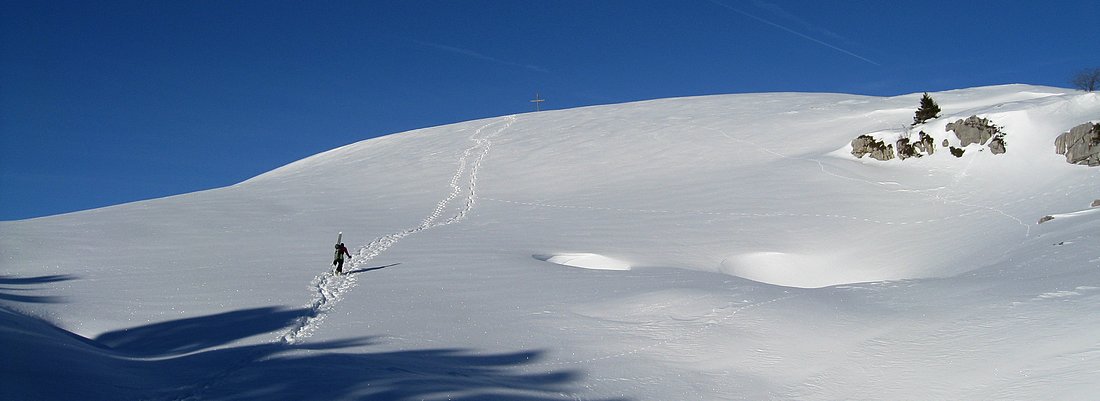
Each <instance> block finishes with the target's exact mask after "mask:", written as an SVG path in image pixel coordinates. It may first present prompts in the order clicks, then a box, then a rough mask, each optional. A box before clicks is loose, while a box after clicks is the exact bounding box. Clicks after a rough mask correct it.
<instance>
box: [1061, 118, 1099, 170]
mask: <svg viewBox="0 0 1100 401" xmlns="http://www.w3.org/2000/svg"><path fill="white" fill-rule="evenodd" d="M1054 151H1055V152H1057V153H1058V154H1060V155H1065V156H1066V162H1069V163H1070V164H1084V165H1088V166H1091V167H1095V166H1100V124H1093V123H1084V124H1081V125H1078V126H1076V127H1073V129H1071V130H1069V132H1066V133H1063V134H1062V135H1059V136H1058V139H1055V140H1054Z"/></svg>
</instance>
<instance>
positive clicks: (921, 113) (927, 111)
mask: <svg viewBox="0 0 1100 401" xmlns="http://www.w3.org/2000/svg"><path fill="white" fill-rule="evenodd" d="M939 116H940V105H938V104H936V101H935V100H932V97H931V96H928V92H925V93H924V97H921V98H920V108H918V109H917V114H916V115H915V116H913V125H917V124H923V123H924V122H925V121H928V120H931V119H933V118H936V117H939Z"/></svg>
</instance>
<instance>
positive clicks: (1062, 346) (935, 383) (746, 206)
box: [0, 85, 1100, 400]
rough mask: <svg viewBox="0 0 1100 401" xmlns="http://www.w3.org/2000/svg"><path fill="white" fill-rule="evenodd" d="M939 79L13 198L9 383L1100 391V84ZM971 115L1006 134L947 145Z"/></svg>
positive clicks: (459, 391)
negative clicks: (921, 142) (65, 202)
mask: <svg viewBox="0 0 1100 401" xmlns="http://www.w3.org/2000/svg"><path fill="white" fill-rule="evenodd" d="M931 95H932V96H933V98H934V99H935V100H936V101H937V102H938V103H939V105H940V107H941V108H942V109H943V113H942V115H941V117H940V118H938V119H934V120H931V121H929V122H928V123H926V124H924V125H921V126H917V127H910V123H911V122H912V116H913V112H914V110H915V109H916V107H917V105H918V104H919V101H918V99H919V98H920V94H911V95H905V96H898V97H889V98H881V97H866V96H853V95H841V94H806V93H773V94H744V95H727V96H711V97H698V98H683V99H665V100H655V101H648V102H640V103H631V104H622V105H610V106H598V107H589V108H582V109H573V110H562V111H547V112H541V113H535V114H523V115H516V116H505V117H500V118H492V119H486V120H480V121H471V122H465V123H459V124H454V125H448V126H442V127H435V128H428V129H423V130H417V131H411V132H406V133H401V134H395V135H390V136H386V137H382V138H377V139H372V140H368V141H364V142H360V143H357V144H353V145H349V146H346V147H342V148H339V149H335V150H332V151H329V152H325V153H322V154H319V155H316V156H314V157H310V158H307V159H304V160H301V161H299V162H296V163H293V164H291V165H288V166H285V167H283V168H280V169H277V170H274V171H272V172H270V173H267V174H264V175H262V176H259V177H256V178H254V179H252V180H249V181H247V182H244V183H241V184H238V185H235V186H231V187H227V188H221V189H216V190H211V191H204V192H198V193H193V194H187V195H181V196H176V197H170V198H164V199H158V200H152V201H146V202H138V203H132V204H126V205H120V206H116V207H110V208H105V209H98V210H92V211H86V212H80V213H74V214H68V215H61V216H54V217H48V218H42V219H33V220H25V221H16V222H4V223H0V252H2V255H0V275H2V276H0V304H2V305H3V309H0V312H3V313H0V320H3V322H2V324H0V342H2V343H3V345H2V346H0V349H2V351H0V352H2V354H0V360H3V361H4V363H3V364H0V398H2V399H380V400H381V399H387V400H390V399H393V400H401V399H468V400H480V399H521V400H541V399H586V400H587V399H635V400H677V399H747V400H759V399H792V400H793V399H798V400H835V399H883V400H897V399H1019V400H1034V399H1059V400H1066V399H1082V400H1085V399H1094V397H1095V395H1096V394H1098V393H1100V380H1098V373H1097V372H1100V337H1098V336H1097V334H1096V333H1098V332H1100V313H1098V312H1100V238H1098V237H1100V213H1098V212H1096V210H1097V209H1095V208H1092V207H1090V206H1091V203H1092V202H1093V201H1094V200H1097V199H1100V168H1089V167H1084V166H1074V165H1069V164H1067V163H1066V162H1065V159H1064V157H1062V156H1059V155H1056V154H1054V138H1055V137H1056V136H1057V135H1059V134H1060V133H1062V132H1066V131H1068V130H1069V129H1070V128H1072V127H1073V126H1076V125H1078V124H1081V123H1084V122H1089V121H1092V122H1100V95H1097V94H1085V93H1081V92H1075V91H1070V90H1063V89H1059V88H1049V87H1036V86H1024V85H1008V86H996V87H985V88H974V89H964V90H956V91H949V92H940V93H932V94H931ZM971 115H978V116H979V117H984V118H989V119H990V120H992V121H993V122H994V123H996V124H997V125H999V126H1001V127H1003V131H1004V132H1006V133H1007V136H1006V138H1005V140H1006V143H1007V146H1006V147H1007V149H1008V153H1006V154H1003V155H993V154H991V152H989V151H988V150H982V147H981V146H979V145H971V146H970V147H968V148H967V150H966V153H965V154H964V157H963V158H955V157H953V156H951V155H950V154H949V153H948V152H947V151H946V150H945V149H943V148H942V147H940V145H941V142H942V141H943V140H944V139H950V138H951V137H949V133H947V132H945V131H944V129H945V126H946V124H947V123H950V122H954V121H956V120H959V119H964V118H966V117H969V116H971ZM909 131H911V133H912V134H913V135H914V137H915V136H916V133H917V132H919V131H924V132H926V133H928V134H929V135H932V136H933V137H934V138H935V142H936V145H937V152H936V153H935V154H934V155H932V156H929V157H923V158H919V159H909V160H905V161H899V160H892V161H888V162H879V161H875V160H871V159H867V158H864V159H856V158H854V157H853V156H851V154H850V153H849V152H850V147H849V145H848V144H849V142H850V141H851V140H852V139H853V138H855V137H856V136H859V135H862V134H870V135H873V136H876V137H880V138H884V139H890V140H892V139H895V138H896V137H897V136H898V135H901V134H903V133H906V132H909ZM954 144H955V145H957V144H958V141H957V140H956V141H954ZM212 146H216V144H212ZM1043 216H1052V217H1054V219H1053V220H1051V221H1047V222H1044V223H1043V224H1041V225H1040V224H1038V221H1039V219H1040V218H1041V217H1043ZM339 231H342V232H343V233H344V237H343V241H344V242H345V243H346V244H348V246H349V248H350V249H351V250H352V253H353V255H354V256H353V258H352V259H351V261H350V262H349V265H350V266H345V270H347V271H350V274H345V275H341V276H334V275H332V274H331V272H330V270H331V268H332V266H331V265H329V262H330V261H331V255H332V251H333V249H332V248H333V247H332V244H333V242H334V241H335V239H336V238H335V236H336V233H337V232H339Z"/></svg>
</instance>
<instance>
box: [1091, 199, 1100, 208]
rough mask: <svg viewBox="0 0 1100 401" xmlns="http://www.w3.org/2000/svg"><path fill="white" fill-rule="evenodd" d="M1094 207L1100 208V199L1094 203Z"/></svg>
mask: <svg viewBox="0 0 1100 401" xmlns="http://www.w3.org/2000/svg"><path fill="white" fill-rule="evenodd" d="M1092 207H1100V199H1097V200H1094V201H1092Z"/></svg>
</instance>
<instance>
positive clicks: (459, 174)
mask: <svg viewBox="0 0 1100 401" xmlns="http://www.w3.org/2000/svg"><path fill="white" fill-rule="evenodd" d="M516 119H517V118H516V116H508V117H506V118H504V119H503V120H497V121H493V122H490V123H488V124H485V125H483V126H481V127H480V128H478V129H477V131H475V132H474V133H473V135H471V136H470V140H471V141H474V144H473V145H472V146H470V147H469V148H466V151H465V152H463V153H462V157H460V158H459V160H458V169H457V170H456V171H455V174H454V176H452V177H451V182H450V187H451V192H450V193H449V194H448V195H447V196H446V197H445V198H443V199H442V200H440V201H439V203H437V204H436V207H435V210H433V211H432V212H431V214H429V215H428V216H427V217H425V218H424V220H423V221H421V222H420V224H419V225H417V226H415V227H412V228H408V229H405V230H403V231H400V232H396V233H393V234H387V235H383V236H381V237H379V238H377V239H375V240H374V241H371V242H370V244H367V245H366V246H363V247H360V248H359V250H357V251H356V252H355V254H354V255H352V257H351V258H350V259H349V260H348V266H347V267H346V270H347V271H352V270H355V269H356V268H358V267H361V266H363V265H364V264H366V263H367V262H368V261H370V260H371V259H374V258H375V257H376V256H378V255H380V254H381V253H382V252H385V251H386V250H387V249H389V248H390V247H392V246H393V245H394V244H396V243H397V242H398V241H400V240H401V239H403V238H405V237H408V236H410V235H413V234H416V233H419V232H421V231H424V230H428V229H432V228H435V227H440V226H445V225H449V224H454V223H457V222H459V221H462V220H464V219H465V218H466V216H467V215H468V214H469V213H470V211H471V210H472V209H473V207H474V205H475V203H476V202H477V181H478V172H479V171H480V169H481V164H482V162H483V161H484V160H485V157H486V156H488V155H489V151H490V150H492V145H493V142H492V139H493V138H495V137H497V136H499V135H500V134H501V133H503V132H504V131H505V130H506V129H508V127H511V126H512V124H513V123H515V122H516ZM493 126H499V127H498V128H496V129H495V130H493V131H492V132H490V133H488V134H484V135H483V134H482V132H485V131H486V130H488V129H490V127H493ZM475 154H476V155H477V156H476V157H474V155H475ZM471 158H473V160H471ZM467 169H469V173H468V174H467ZM463 177H466V178H467V180H468V181H467V184H466V187H465V188H463V187H462V186H460V185H459V184H460V183H461V182H462V180H463ZM463 189H465V192H466V194H465V198H464V201H465V203H464V204H463V206H462V207H461V208H460V209H459V210H458V212H456V213H455V214H454V215H453V216H451V217H448V218H446V219H444V220H442V221H439V219H440V218H441V217H442V216H443V214H444V212H445V211H446V210H447V208H448V207H449V206H450V205H451V203H452V202H454V201H455V200H456V199H458V198H459V197H460V196H461V195H462V193H463ZM357 285H358V280H357V279H356V276H355V275H352V274H345V275H340V276H337V275H335V274H333V273H332V272H325V273H322V274H320V275H318V276H317V277H314V278H313V281H312V282H311V283H310V285H309V288H310V290H311V291H312V292H313V301H312V302H310V304H309V305H307V308H309V310H310V311H311V312H312V313H311V314H310V316H306V317H303V318H301V319H300V320H299V321H298V322H297V323H296V324H295V325H294V326H292V327H291V328H290V329H289V330H287V332H286V333H285V334H283V335H281V336H280V337H279V341H282V342H284V343H287V344H294V343H297V342H299V341H303V340H304V339H306V338H309V337H310V336H312V335H313V333H314V332H315V331H316V330H317V328H318V327H320V326H321V323H323V322H324V320H325V315H327V314H328V312H329V311H331V310H332V309H333V308H335V307H336V304H338V303H339V302H340V300H341V299H343V297H344V294H346V293H347V292H348V291H349V290H351V289H352V288H355V287H356V286H357Z"/></svg>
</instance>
